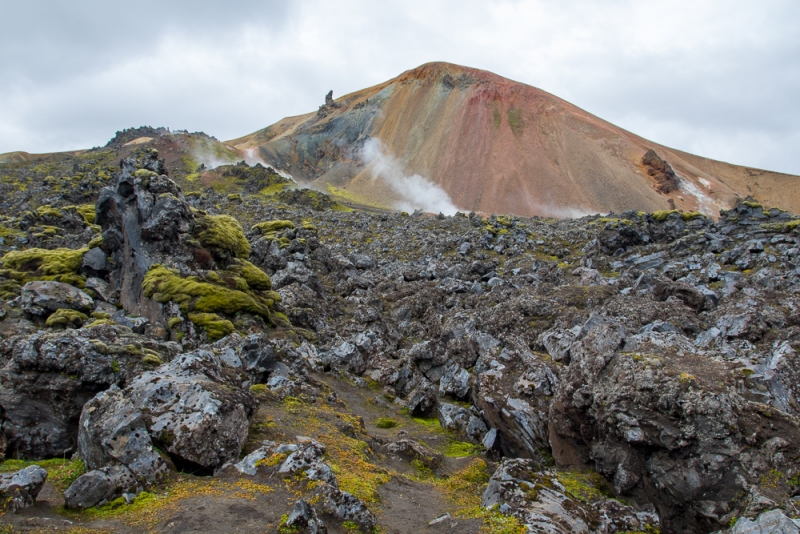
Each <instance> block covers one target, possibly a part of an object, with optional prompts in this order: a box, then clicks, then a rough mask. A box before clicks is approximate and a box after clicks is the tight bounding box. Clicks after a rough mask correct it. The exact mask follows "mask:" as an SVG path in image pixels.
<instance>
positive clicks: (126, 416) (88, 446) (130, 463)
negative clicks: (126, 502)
mask: <svg viewBox="0 0 800 534" xmlns="http://www.w3.org/2000/svg"><path fill="white" fill-rule="evenodd" d="M78 454H79V455H80V457H81V459H82V460H83V461H84V463H85V464H86V468H87V469H89V470H93V469H100V468H102V467H105V466H107V465H109V464H112V465H116V464H122V465H124V466H126V467H127V468H128V469H129V470H130V471H131V473H132V474H133V475H134V476H135V477H136V480H137V482H139V483H140V484H141V485H143V486H149V485H152V484H155V483H156V482H158V481H159V480H160V479H161V478H162V477H163V476H164V475H165V474H166V473H167V464H166V462H165V461H164V460H163V459H162V458H161V456H159V455H158V453H157V452H156V451H155V449H154V448H153V444H152V441H151V440H150V435H149V434H148V433H147V428H146V427H145V424H144V420H143V418H142V414H141V412H139V411H138V410H137V409H136V408H134V406H133V404H132V403H131V401H130V400H129V399H127V398H125V396H124V395H123V393H122V391H121V390H120V389H119V388H118V387H117V386H115V385H112V386H111V387H110V388H109V389H108V390H106V391H103V392H100V393H98V394H97V395H96V396H95V397H94V398H93V399H92V400H90V401H89V402H87V403H86V404H85V405H84V407H83V411H82V413H81V419H80V429H79V431H78ZM109 500H110V499H109Z"/></svg>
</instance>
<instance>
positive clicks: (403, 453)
mask: <svg viewBox="0 0 800 534" xmlns="http://www.w3.org/2000/svg"><path fill="white" fill-rule="evenodd" d="M404 435H406V436H407V434H404ZM386 450H387V451H389V454H391V455H393V456H395V457H398V458H403V459H405V460H407V461H409V462H410V461H414V460H417V461H419V462H421V463H422V465H424V466H425V467H427V468H428V469H432V470H436V469H438V468H439V466H440V465H441V463H442V459H443V456H442V454H441V453H438V452H436V451H434V450H432V449H429V448H428V447H425V446H424V445H422V444H420V443H418V442H416V441H414V440H413V439H411V438H408V437H404V438H402V439H399V440H397V441H395V442H392V443H389V444H388V445H387V446H386Z"/></svg>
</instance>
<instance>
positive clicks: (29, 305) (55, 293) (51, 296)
mask: <svg viewBox="0 0 800 534" xmlns="http://www.w3.org/2000/svg"><path fill="white" fill-rule="evenodd" d="M93 304H94V301H93V300H92V297H90V296H89V295H87V294H86V293H84V292H83V291H81V290H80V289H78V288H77V287H74V286H71V285H69V284H62V283H61V282H28V283H27V284H25V285H24V286H23V287H22V295H21V296H20V307H21V308H22V309H23V310H24V311H25V312H26V313H30V314H31V315H49V314H50V313H52V312H54V311H56V310H60V309H62V308H66V309H70V310H78V311H80V312H84V313H85V312H88V311H90V310H91V309H92V305H93Z"/></svg>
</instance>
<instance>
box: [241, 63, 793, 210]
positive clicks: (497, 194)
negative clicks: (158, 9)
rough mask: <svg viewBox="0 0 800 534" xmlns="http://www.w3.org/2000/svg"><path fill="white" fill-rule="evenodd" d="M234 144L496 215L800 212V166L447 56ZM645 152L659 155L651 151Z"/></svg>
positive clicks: (391, 191)
mask: <svg viewBox="0 0 800 534" xmlns="http://www.w3.org/2000/svg"><path fill="white" fill-rule="evenodd" d="M227 144H229V145H232V146H234V147H236V148H238V149H240V150H253V149H257V150H258V151H259V153H260V155H261V157H262V158H264V159H265V160H266V161H268V162H270V163H272V164H275V165H277V167H278V168H281V169H283V170H285V171H287V172H289V173H291V174H292V175H293V176H294V177H295V178H297V179H299V180H300V181H305V182H306V183H308V184H309V185H312V186H314V187H317V188H319V189H322V190H326V189H327V190H329V191H334V192H338V193H340V194H345V195H352V197H353V198H358V199H362V200H365V201H368V202H370V203H373V204H380V205H384V206H404V205H408V204H413V203H414V201H415V200H419V199H420V198H422V197H425V196H426V195H429V194H431V191H432V190H433V189H436V190H439V192H441V190H443V191H444V192H446V194H447V195H449V197H450V200H451V202H452V205H454V206H456V207H458V209H461V210H466V211H470V210H475V211H481V212H486V213H514V214H518V215H542V216H556V217H558V216H571V215H578V214H581V213H596V212H608V211H614V212H621V211H624V210H627V209H636V210H648V211H652V210H658V209H667V208H672V207H675V208H677V209H682V210H687V211H702V212H704V213H706V214H709V215H716V214H717V213H718V210H719V208H722V207H729V206H731V205H732V204H733V203H734V202H735V199H736V198H738V197H744V196H747V195H752V196H754V197H756V198H757V199H759V200H760V201H762V202H764V203H765V204H767V205H769V206H776V207H780V208H783V209H789V210H791V211H794V212H800V177H797V176H792V175H787V174H780V173H774V172H768V171H762V170H757V169H751V168H747V167H741V166H736V165H730V164H727V163H722V162H718V161H714V160H709V159H706V158H702V157H699V156H694V155H691V154H687V153H684V152H681V151H678V150H674V149H670V148H667V147H664V146H661V145H658V144H656V143H653V142H651V141H648V140H646V139H643V138H641V137H638V136H636V135H634V134H632V133H630V132H628V131H626V130H623V129H622V128H618V127H616V126H614V125H613V124H610V123H608V122H606V121H604V120H602V119H600V118H598V117H595V116H594V115H591V114H590V113H587V112H586V111H584V110H582V109H580V108H578V107H576V106H573V105H572V104H570V103H569V102H566V101H564V100H561V99H560V98H558V97H555V96H553V95H551V94H549V93H547V92H545V91H542V90H540V89H537V88H535V87H531V86H529V85H525V84H522V83H518V82H514V81H512V80H508V79H506V78H503V77H501V76H497V75H495V74H492V73H490V72H486V71H482V70H477V69H471V68H466V67H461V66H458V65H452V64H448V63H429V64H425V65H422V66H421V67H419V68H416V69H413V70H410V71H407V72H404V73H403V74H401V75H400V76H398V77H397V78H394V79H392V80H389V81H387V82H385V83H382V84H380V85H376V86H374V87H370V88H368V89H363V90H361V91H357V92H355V93H351V94H349V95H346V96H344V97H341V98H339V99H337V100H336V101H335V102H334V101H329V102H328V104H327V105H325V106H322V107H320V110H319V111H317V112H314V113H309V114H307V115H302V116H297V117H288V118H286V119H283V120H281V121H279V122H278V123H276V124H273V125H272V126H269V127H268V128H265V129H263V130H259V131H257V132H255V133H253V134H250V135H247V136H245V137H241V138H239V139H235V140H232V141H228V142H227ZM376 150H377V153H379V157H378V158H377V159H375V152H376ZM649 150H653V151H654V152H655V155H654V156H655V157H652V156H650V157H648V158H645V154H647V153H648V151H649ZM643 160H645V161H649V164H648V165H645V163H644V161H643ZM659 162H660V163H659ZM664 162H666V163H667V164H668V165H664V164H663V163H664ZM414 175H419V176H416V177H414ZM398 181H399V182H398ZM398 183H399V185H398ZM415 184H416V185H419V184H427V185H430V186H431V187H427V188H426V187H423V188H422V189H420V188H415ZM433 184H435V185H433ZM436 186H438V187H436ZM431 188H433V189H431ZM423 200H424V198H423ZM423 204H424V202H423ZM423 207H424V206H423Z"/></svg>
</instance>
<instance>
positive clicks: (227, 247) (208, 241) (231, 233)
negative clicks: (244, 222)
mask: <svg viewBox="0 0 800 534" xmlns="http://www.w3.org/2000/svg"><path fill="white" fill-rule="evenodd" d="M195 220H196V222H197V227H196V229H195V233H196V237H197V239H198V240H200V242H201V243H202V244H203V245H204V246H206V247H209V248H211V249H212V250H216V251H218V252H221V253H222V255H225V254H230V255H232V256H234V257H236V258H247V257H248V256H249V255H250V243H248V242H247V239H246V238H245V237H244V232H243V231H242V226H241V225H240V224H239V221H237V220H236V219H234V218H233V217H231V216H229V215H216V216H212V215H205V214H203V215H199V216H197V217H196V219H195Z"/></svg>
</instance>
